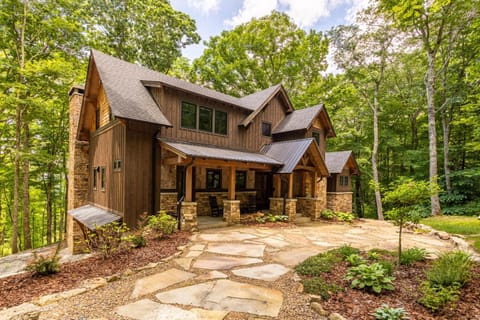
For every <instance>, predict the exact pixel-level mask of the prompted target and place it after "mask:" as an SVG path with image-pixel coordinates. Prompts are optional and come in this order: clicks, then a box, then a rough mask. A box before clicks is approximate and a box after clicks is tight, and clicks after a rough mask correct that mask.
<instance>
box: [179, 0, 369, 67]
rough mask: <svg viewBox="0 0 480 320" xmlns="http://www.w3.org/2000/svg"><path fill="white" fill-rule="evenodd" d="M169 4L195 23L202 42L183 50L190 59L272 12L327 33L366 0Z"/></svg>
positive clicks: (222, 0)
mask: <svg viewBox="0 0 480 320" xmlns="http://www.w3.org/2000/svg"><path fill="white" fill-rule="evenodd" d="M170 3H171V5H172V7H173V8H174V9H175V10H179V11H182V12H185V13H187V14H188V15H189V16H190V17H192V18H193V19H194V20H195V21H196V24H197V32H198V33H199V34H200V36H201V38H202V41H201V42H200V44H198V45H190V46H188V47H187V48H185V49H183V55H184V56H186V57H187V58H189V59H190V60H193V59H195V58H198V57H199V56H200V55H201V54H202V52H203V49H204V45H203V42H204V41H206V40H208V39H209V38H210V37H211V36H215V35H218V34H220V33H221V32H222V31H223V30H231V29H233V28H234V27H235V26H237V25H239V24H242V23H245V22H248V21H249V20H250V19H252V18H258V17H262V16H265V15H268V14H270V12H271V11H272V10H277V11H281V12H285V13H287V14H288V15H289V16H290V17H291V18H292V19H293V21H294V22H295V23H296V24H297V25H298V26H299V27H301V28H303V29H304V30H310V29H315V30H317V31H327V30H329V29H330V28H331V27H333V26H336V25H340V24H348V23H351V22H352V21H353V18H354V17H355V13H356V12H357V11H359V10H361V9H362V8H365V7H366V6H367V4H368V0H171V2H170Z"/></svg>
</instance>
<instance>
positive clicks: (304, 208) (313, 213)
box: [297, 197, 326, 221]
mask: <svg viewBox="0 0 480 320" xmlns="http://www.w3.org/2000/svg"><path fill="white" fill-rule="evenodd" d="M325 206H326V199H325V198H307V197H305V198H298V202H297V212H298V213H301V214H302V215H303V216H306V217H310V219H312V221H314V220H317V219H318V218H320V214H321V212H322V210H323V209H325Z"/></svg>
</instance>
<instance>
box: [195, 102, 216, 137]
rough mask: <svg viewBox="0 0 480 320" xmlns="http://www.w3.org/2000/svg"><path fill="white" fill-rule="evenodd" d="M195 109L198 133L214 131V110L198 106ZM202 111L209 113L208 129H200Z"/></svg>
mask: <svg viewBox="0 0 480 320" xmlns="http://www.w3.org/2000/svg"><path fill="white" fill-rule="evenodd" d="M197 108H198V123H197V128H198V131H202V132H213V131H214V122H215V110H214V109H213V108H209V107H205V106H198V107H197ZM202 110H203V111H209V112H210V129H202V128H201V127H200V125H201V117H202V116H201V113H202Z"/></svg>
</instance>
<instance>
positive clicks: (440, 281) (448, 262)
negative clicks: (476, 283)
mask: <svg viewBox="0 0 480 320" xmlns="http://www.w3.org/2000/svg"><path fill="white" fill-rule="evenodd" d="M472 267H473V261H472V258H471V257H470V255H469V254H468V253H466V252H463V251H450V252H446V253H443V254H441V255H440V257H439V258H438V259H437V260H435V262H434V263H433V266H432V268H430V270H428V271H427V272H426V274H427V279H428V281H429V282H430V283H431V285H433V286H442V287H449V286H453V285H455V286H456V285H459V286H460V287H461V286H463V285H464V284H465V283H466V282H467V281H468V280H469V279H470V277H471V270H472Z"/></svg>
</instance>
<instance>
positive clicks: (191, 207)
mask: <svg viewBox="0 0 480 320" xmlns="http://www.w3.org/2000/svg"><path fill="white" fill-rule="evenodd" d="M192 171H193V163H192V164H190V165H188V166H187V167H186V168H185V201H183V202H182V207H181V208H180V229H182V230H195V229H197V225H198V221H197V203H196V202H193V201H192V200H193V198H192V194H193V183H192V181H193V175H192Z"/></svg>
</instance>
